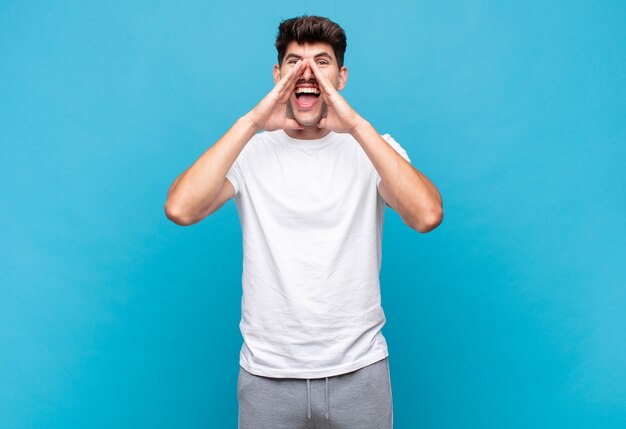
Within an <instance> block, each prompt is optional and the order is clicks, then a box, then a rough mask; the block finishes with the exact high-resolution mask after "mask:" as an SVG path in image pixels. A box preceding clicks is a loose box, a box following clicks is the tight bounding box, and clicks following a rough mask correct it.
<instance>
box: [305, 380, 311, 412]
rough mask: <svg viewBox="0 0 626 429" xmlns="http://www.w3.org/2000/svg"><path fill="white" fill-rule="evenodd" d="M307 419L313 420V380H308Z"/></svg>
mask: <svg viewBox="0 0 626 429" xmlns="http://www.w3.org/2000/svg"><path fill="white" fill-rule="evenodd" d="M306 399H307V419H310V418H311V380H309V379H308V378H307V379H306Z"/></svg>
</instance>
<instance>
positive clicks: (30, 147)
mask: <svg viewBox="0 0 626 429" xmlns="http://www.w3.org/2000/svg"><path fill="white" fill-rule="evenodd" d="M100 3H103V4H100ZM104 3H106V4H104ZM303 13H308V14H320V15H326V16H329V17H331V19H333V20H335V21H337V22H338V23H340V24H341V25H342V26H343V27H344V28H345V30H346V32H347V34H348V50H347V52H346V65H347V66H348V68H349V71H350V75H349V79H348V85H347V87H346V89H345V90H344V91H343V95H344V96H345V98H346V99H347V100H348V102H350V103H351V104H352V106H353V107H354V108H355V109H356V110H357V111H358V112H359V113H361V114H362V115H363V116H364V117H365V118H367V119H368V120H369V121H370V122H371V123H372V124H373V125H374V126H375V127H376V128H377V129H378V131H379V132H381V133H387V132H388V133H391V135H392V136H393V137H394V138H395V139H396V140H397V141H398V142H399V143H400V144H402V145H403V146H404V147H405V149H406V150H407V152H408V153H409V156H410V157H411V159H412V161H413V165H414V166H415V167H416V168H418V169H419V170H420V171H422V172H423V173H425V174H426V175H427V176H428V177H429V178H430V179H431V180H432V181H433V182H434V183H435V184H436V185H437V187H438V188H439V190H440V191H441V194H442V196H443V199H444V209H445V217H444V221H443V224H442V225H441V226H439V228H437V229H436V230H434V231H433V232H431V233H428V234H419V233H417V232H415V231H413V230H411V229H410V228H408V227H407V226H405V225H404V224H403V223H402V220H401V219H400V217H399V216H398V215H397V214H396V213H395V212H393V211H392V210H391V209H387V212H386V218H385V219H386V220H385V235H384V240H383V248H384V256H383V269H382V274H381V282H382V286H381V288H382V294H383V307H384V309H385V313H386V315H387V318H388V323H387V325H386V326H385V328H384V330H383V332H384V334H385V336H386V338H387V340H388V343H389V347H390V364H391V376H392V386H393V394H394V403H395V408H394V414H395V421H396V427H397V428H399V429H404V428H418V427H419V428H623V427H626V287H625V286H626V269H625V265H626V263H625V262H626V258H625V257H624V253H625V252H624V248H626V237H625V232H624V230H625V228H624V225H623V221H624V220H625V219H626V217H625V216H626V200H625V194H626V193H625V192H624V185H625V183H626V173H625V171H626V169H624V161H626V156H625V155H626V154H625V143H626V126H625V119H626V100H625V95H626V91H625V90H624V88H625V86H626V81H625V75H626V73H625V72H624V70H626V52H625V50H626V37H625V36H626V34H625V33H626V31H625V29H626V26H625V25H624V22H626V3H624V2H621V1H587V2H583V1H524V2H513V1H495V0H494V1H463V2H459V1H454V2H452V1H450V2H442V1H432V2H423V1H411V2H408V1H407V2H393V3H391V4H388V5H383V4H382V2H372V3H369V4H366V3H364V2H354V1H345V2H335V1H317V2H314V3H313V4H311V6H310V7H308V6H305V5H304V4H303V3H302V2H293V1H283V2H273V3H262V4H261V3H259V2H252V1H250V2H232V1H213V2H201V1H196V2H183V3H181V2H160V1H118V2H82V1H76V2H70V1H57V2H23V1H2V2H1V3H0V142H1V146H0V147H1V151H0V159H1V160H2V169H1V170H0V180H1V183H2V191H1V194H2V210H1V211H0V221H1V222H0V225H1V226H0V235H1V238H2V246H1V247H0V252H1V253H0V261H1V262H0V264H1V266H0V269H1V274H0V275H1V277H0V281H1V288H0V427H1V428H112V427H114V428H136V427H142V428H157V427H158V428H179V427H180V428H234V427H236V421H237V416H236V414H237V400H236V377H237V371H238V356H239V348H240V346H241V341H242V339H241V336H240V334H239V327H238V324H239V317H240V297H241V284H240V280H241V257H242V253H241V252H242V251H241V233H240V228H239V220H238V218H237V213H236V210H235V207H234V204H233V202H232V201H230V202H228V203H227V204H226V205H225V206H224V207H223V208H222V209H221V210H220V211H218V212H217V213H215V214H214V215H212V216H211V217H209V218H207V219H205V220H204V221H202V222H200V223H199V224H196V225H194V226H191V227H188V228H183V227H180V226H177V225H175V224H173V223H171V222H170V221H168V220H167V218H166V217H165V215H164V211H163V204H164V202H165V196H166V192H167V189H168V187H169V185H170V184H171V182H172V181H173V180H174V178H175V177H176V176H177V175H178V174H180V173H181V172H182V171H183V170H184V169H185V168H187V167H188V166H189V165H190V164H191V163H192V162H193V161H195V159H197V158H198V157H199V156H200V155H201V154H202V153H203V152H204V151H205V150H206V149H207V148H208V147H210V146H211V145H212V144H213V142H215V141H216V140H217V139H218V138H219V137H220V136H221V135H222V134H223V133H224V132H225V131H226V129H228V127H230V126H231V125H232V123H233V122H234V121H235V120H236V119H237V118H238V117H239V116H241V115H243V114H244V113H246V112H247V111H248V110H250V109H251V108H252V107H253V106H254V105H255V104H256V102H257V101H258V100H260V99H261V98H262V97H263V96H264V95H265V94H266V93H267V92H268V91H269V90H270V89H271V86H272V74H271V71H272V66H273V64H274V63H275V61H276V53H275V49H274V48H273V41H274V37H275V35H276V29H277V26H278V23H279V21H280V20H281V18H290V17H293V16H296V15H300V14H303Z"/></svg>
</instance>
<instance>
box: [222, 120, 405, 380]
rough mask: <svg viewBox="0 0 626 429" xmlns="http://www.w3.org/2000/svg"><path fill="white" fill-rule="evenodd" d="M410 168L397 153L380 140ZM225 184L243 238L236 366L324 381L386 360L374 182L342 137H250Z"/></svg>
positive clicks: (364, 160) (379, 212) (357, 151)
mask: <svg viewBox="0 0 626 429" xmlns="http://www.w3.org/2000/svg"><path fill="white" fill-rule="evenodd" d="M383 138H384V139H385V141H387V143H389V144H390V145H391V146H392V147H393V148H394V149H395V150H396V151H397V152H398V153H399V154H400V155H402V156H403V157H404V158H405V159H406V160H407V161H409V162H410V159H409V157H408V156H407V154H406V152H405V151H404V149H403V148H402V147H401V146H400V145H399V144H398V143H397V142H396V141H394V140H393V139H392V138H391V137H390V136H389V135H388V134H385V135H384V136H383ZM226 178H227V179H228V180H229V181H230V182H231V183H232V184H233V187H234V188H235V196H234V202H235V205H236V207H237V212H238V214H239V219H240V222H241V227H242V236H243V276H242V290H243V296H242V301H241V323H240V325H239V326H240V329H241V333H242V336H243V340H244V344H243V346H242V348H241V353H240V365H241V366H242V367H243V368H244V369H245V370H246V371H248V372H250V373H252V374H257V375H262V376H266V377H279V378H285V377H287V378H321V377H330V376H334V375H338V374H343V373H347V372H350V371H354V370H357V369H360V368H362V367H364V366H367V365H369V364H372V363H374V362H377V361H379V360H380V359H383V358H385V357H386V356H388V351H387V343H386V341H385V338H384V337H383V335H382V332H381V329H382V327H383V325H384V324H385V321H386V319H385V314H384V312H383V309H382V306H381V300H380V283H379V279H380V266H381V260H382V254H381V240H382V227H383V216H384V209H385V203H384V200H383V199H382V197H381V196H380V194H379V193H378V190H377V186H378V184H379V182H380V180H381V179H380V176H379V175H378V172H377V171H376V169H375V168H374V165H373V164H372V162H371V161H370V160H369V158H368V157H367V155H366V154H365V152H364V151H363V149H362V148H361V146H360V145H359V143H358V142H357V141H356V140H355V139H354V138H353V137H352V136H351V135H349V134H338V133H334V132H331V133H329V134H328V135H327V136H325V137H323V138H321V139H317V140H299V139H293V138H291V137H289V136H288V135H287V134H286V133H285V132H284V131H283V130H278V131H272V132H263V133H260V134H256V135H255V136H254V137H253V138H252V139H251V140H250V141H249V142H248V143H247V144H246V146H244V149H243V150H242V151H241V153H240V154H239V156H238V157H237V159H236V161H235V163H234V164H233V166H232V167H231V168H230V170H229V171H228V173H227V175H226Z"/></svg>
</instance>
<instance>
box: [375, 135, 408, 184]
mask: <svg viewBox="0 0 626 429" xmlns="http://www.w3.org/2000/svg"><path fill="white" fill-rule="evenodd" d="M382 137H383V139H385V141H386V142H387V143H388V144H389V146H391V147H392V148H394V150H395V151H396V152H398V153H399V154H400V156H402V158H404V159H406V160H407V161H408V162H409V163H410V162H411V159H410V158H409V155H408V154H407V153H406V151H405V150H404V148H403V147H402V146H400V144H399V143H398V142H397V141H395V140H394V139H393V137H391V136H390V135H389V134H383V136H382ZM381 180H382V179H381V177H380V175H378V173H377V174H376V187H377V188H378V185H379V184H380V181H381Z"/></svg>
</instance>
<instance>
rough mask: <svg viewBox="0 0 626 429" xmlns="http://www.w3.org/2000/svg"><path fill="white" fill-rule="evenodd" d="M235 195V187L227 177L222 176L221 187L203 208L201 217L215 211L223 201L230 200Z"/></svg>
mask: <svg viewBox="0 0 626 429" xmlns="http://www.w3.org/2000/svg"><path fill="white" fill-rule="evenodd" d="M234 195H235V187H234V186H233V184H232V183H230V180H228V178H224V183H222V187H221V188H220V190H219V192H218V193H217V196H216V197H215V199H214V200H213V202H212V203H211V204H210V205H209V206H208V207H207V208H206V209H205V211H204V212H203V213H202V218H203V219H204V218H205V217H207V216H208V215H210V214H212V213H215V212H216V211H217V210H219V209H220V207H222V206H223V205H224V203H225V202H226V201H228V200H230V199H231V198H232V197H233V196H234Z"/></svg>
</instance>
